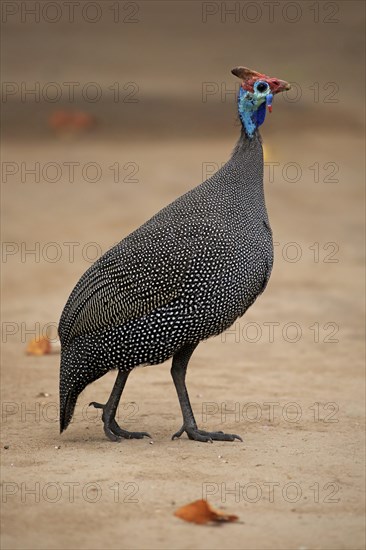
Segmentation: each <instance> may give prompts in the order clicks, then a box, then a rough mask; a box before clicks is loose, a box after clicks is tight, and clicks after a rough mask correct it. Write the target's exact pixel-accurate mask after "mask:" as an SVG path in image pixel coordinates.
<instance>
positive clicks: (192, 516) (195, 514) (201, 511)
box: [174, 499, 239, 525]
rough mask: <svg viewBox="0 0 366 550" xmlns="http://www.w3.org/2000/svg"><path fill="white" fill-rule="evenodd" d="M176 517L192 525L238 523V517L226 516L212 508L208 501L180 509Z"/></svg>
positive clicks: (201, 501) (176, 512)
mask: <svg viewBox="0 0 366 550" xmlns="http://www.w3.org/2000/svg"><path fill="white" fill-rule="evenodd" d="M174 515H175V516H177V518H180V519H183V520H184V521H190V522H191V523H198V524H201V525H202V524H204V523H209V522H210V521H217V522H232V521H237V520H238V519H239V518H238V516H234V515H229V514H225V512H221V511H220V510H215V508H212V506H210V505H209V503H208V502H207V500H203V499H201V500H195V501H194V502H191V503H190V504H186V506H182V507H181V508H178V510H176V511H175V512H174Z"/></svg>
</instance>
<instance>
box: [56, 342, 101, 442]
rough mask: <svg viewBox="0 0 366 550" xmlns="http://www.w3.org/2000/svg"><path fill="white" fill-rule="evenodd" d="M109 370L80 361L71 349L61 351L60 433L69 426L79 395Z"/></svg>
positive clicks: (78, 356)
mask: <svg viewBox="0 0 366 550" xmlns="http://www.w3.org/2000/svg"><path fill="white" fill-rule="evenodd" d="M108 370H109V368H106V369H103V368H102V369H97V368H95V365H92V364H89V363H88V362H87V361H86V360H83V359H80V354H76V353H75V352H74V350H73V348H72V346H71V347H69V348H67V349H66V350H64V349H62V350H61V365H60V433H62V432H63V431H64V430H66V428H67V427H68V425H69V424H70V422H71V420H72V417H73V414H74V410H75V406H76V402H77V399H78V397H79V395H80V393H81V392H82V391H83V390H84V389H85V388H86V386H88V385H89V384H91V383H92V382H94V381H95V380H97V379H98V378H100V377H101V376H103V375H104V374H105V373H106V372H107V371H108Z"/></svg>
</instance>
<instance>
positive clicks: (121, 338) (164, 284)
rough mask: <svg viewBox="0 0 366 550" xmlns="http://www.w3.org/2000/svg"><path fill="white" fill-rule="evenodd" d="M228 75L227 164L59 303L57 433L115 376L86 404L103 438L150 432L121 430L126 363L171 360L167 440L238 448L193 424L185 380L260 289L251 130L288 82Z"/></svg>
mask: <svg viewBox="0 0 366 550" xmlns="http://www.w3.org/2000/svg"><path fill="white" fill-rule="evenodd" d="M232 73H233V74H234V75H235V76H237V77H239V78H240V79H241V81H242V82H241V86H240V89H239V97H238V110H239V117H240V120H241V126H242V128H241V136H240V139H239V141H238V143H237V145H236V147H235V150H234V152H233V154H232V157H231V158H230V160H229V161H228V162H227V163H226V164H225V165H224V166H223V167H222V168H221V169H220V170H219V171H218V172H217V173H216V174H214V175H213V176H212V177H210V178H209V179H208V180H206V181H205V182H203V183H201V184H200V185H198V186H197V187H195V188H194V189H192V190H191V191H189V192H188V193H186V194H185V195H183V196H181V197H179V198H178V199H176V200H175V201H174V202H172V203H171V204H169V205H168V206H166V207H165V208H163V209H162V210H161V211H160V212H158V213H157V214H156V215H155V216H153V217H152V218H151V219H150V220H149V221H147V222H146V223H145V224H144V225H142V226H141V227H140V228H139V229H137V230H136V231H134V232H133V233H131V234H130V235H128V236H127V237H126V238H125V239H123V240H122V241H121V242H120V243H119V244H118V245H116V246H114V247H113V248H112V249H111V250H109V251H108V252H107V253H106V254H104V255H103V256H102V257H101V258H100V259H99V260H97V261H96V262H95V263H94V264H93V265H92V266H91V267H90V268H89V269H88V270H87V271H86V273H85V274H84V275H83V276H82V277H81V279H80V281H79V282H78V283H77V285H76V287H75V288H74V290H73V291H72V293H71V295H70V297H69V299H68V301H67V304H66V306H65V308H64V310H63V313H62V316H61V320H60V325H59V336H60V340H61V371H60V428H61V432H62V431H63V430H65V429H66V428H67V426H68V424H69V423H70V420H71V418H72V415H73V412H74V408H75V404H76V400H77V398H78V395H79V394H80V392H81V391H82V390H83V389H84V388H85V387H86V386H87V385H88V384H90V383H91V382H93V381H95V380H97V379H98V378H100V377H101V376H103V375H104V374H105V373H107V372H108V371H109V370H111V369H118V376H117V379H116V382H115V385H114V387H113V390H112V393H111V396H110V398H109V399H108V401H107V403H106V404H105V405H100V404H99V403H93V405H94V406H95V407H98V408H102V409H103V415H102V419H103V422H104V431H105V433H106V435H107V436H108V438H109V439H111V440H112V441H117V440H120V439H122V438H142V437H144V436H148V435H149V434H147V433H146V432H127V431H126V430H123V429H121V428H120V427H119V426H118V424H117V422H116V420H115V415H116V410H117V407H118V403H119V400H120V398H121V395H122V391H123V388H124V386H125V383H126V380H127V378H128V375H129V373H130V372H131V370H132V369H133V368H134V367H136V366H138V365H154V364H159V363H163V362H164V361H166V360H167V359H169V358H170V357H173V364H172V369H171V373H172V377H173V381H174V384H175V387H176V390H177V394H178V398H179V401H180V405H181V409H182V414H183V426H182V428H181V429H180V430H179V431H178V432H177V433H176V434H175V435H174V436H173V438H174V437H179V436H181V435H182V433H183V432H186V433H187V435H188V437H189V438H190V439H194V440H197V441H212V440H223V441H234V440H235V439H240V440H241V438H240V437H239V436H237V435H235V434H225V433H223V432H205V431H202V430H199V429H198V428H197V424H196V422H195V419H194V415H193V412H192V408H191V405H190V402H189V397H188V393H187V388H186V385H185V377H186V371H187V366H188V362H189V359H190V357H191V355H192V353H193V351H194V349H195V348H196V346H197V345H198V343H199V342H201V341H202V340H205V339H207V338H209V337H210V336H215V335H218V334H220V333H221V332H223V331H224V330H225V329H227V328H228V327H230V325H232V324H233V323H234V321H235V320H236V319H237V318H238V317H241V316H242V315H243V314H244V313H245V311H246V310H247V309H248V308H249V307H250V306H251V305H252V304H253V302H254V301H255V299H256V298H257V297H258V296H259V295H260V294H261V293H262V292H263V290H264V288H265V287H266V285H267V282H268V279H269V276H270V273H271V269H272V263H273V246H272V233H271V229H270V225H269V221H268V216H267V211H266V206H265V201H264V192H263V156H262V145H261V138H260V135H259V132H258V127H259V126H260V125H261V124H262V123H263V121H264V118H265V114H266V106H267V107H268V108H269V110H271V106H272V99H273V95H274V94H276V93H278V92H282V91H284V90H288V89H289V88H290V86H289V84H288V83H287V82H285V81H283V80H278V79H276V78H270V77H268V76H266V75H264V74H261V73H257V72H256V71H252V70H250V69H246V68H244V67H237V68H236V69H233V70H232Z"/></svg>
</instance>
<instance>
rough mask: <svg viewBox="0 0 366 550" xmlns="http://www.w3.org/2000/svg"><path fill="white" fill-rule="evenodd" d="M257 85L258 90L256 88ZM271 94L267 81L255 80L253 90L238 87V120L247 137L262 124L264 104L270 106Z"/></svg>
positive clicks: (264, 116) (251, 135) (250, 136)
mask: <svg viewBox="0 0 366 550" xmlns="http://www.w3.org/2000/svg"><path fill="white" fill-rule="evenodd" d="M258 86H259V90H258ZM272 99H273V94H272V93H271V89H270V87H269V85H268V84H267V82H265V81H263V80H257V82H255V83H254V86H253V92H248V91H247V90H243V88H242V87H240V89H239V97H238V110H239V116H240V120H241V121H242V123H243V126H244V128H245V132H246V134H247V136H248V137H249V138H252V137H253V136H254V133H255V131H256V129H257V128H258V127H259V126H260V125H261V124H263V122H264V119H265V118H266V106H268V107H271V106H272Z"/></svg>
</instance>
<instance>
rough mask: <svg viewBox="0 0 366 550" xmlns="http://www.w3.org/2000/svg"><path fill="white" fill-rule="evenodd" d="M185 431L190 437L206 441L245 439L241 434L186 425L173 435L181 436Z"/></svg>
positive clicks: (174, 436)
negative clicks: (209, 430)
mask: <svg viewBox="0 0 366 550" xmlns="http://www.w3.org/2000/svg"><path fill="white" fill-rule="evenodd" d="M183 432H186V434H187V435H188V438H189V439H191V440H194V441H201V442H204V443H213V442H214V441H235V440H236V439H238V440H239V441H243V440H242V438H241V437H240V435H236V434H226V433H224V432H205V431H204V430H199V429H198V428H186V427H185V426H184V425H183V426H182V427H181V429H180V430H179V431H178V432H177V433H175V434H174V435H173V436H172V439H175V438H178V437H180V436H181V435H182V434H183Z"/></svg>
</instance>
